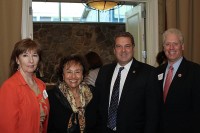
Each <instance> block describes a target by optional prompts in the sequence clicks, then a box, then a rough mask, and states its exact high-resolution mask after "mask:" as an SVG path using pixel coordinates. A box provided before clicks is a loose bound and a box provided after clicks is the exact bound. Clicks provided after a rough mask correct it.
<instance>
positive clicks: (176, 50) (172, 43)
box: [163, 33, 184, 63]
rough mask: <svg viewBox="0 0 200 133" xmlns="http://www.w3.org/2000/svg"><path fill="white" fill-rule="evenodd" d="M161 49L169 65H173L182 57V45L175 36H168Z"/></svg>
mask: <svg viewBox="0 0 200 133" xmlns="http://www.w3.org/2000/svg"><path fill="white" fill-rule="evenodd" d="M163 47H164V52H165V55H166V57H167V59H168V61H169V63H174V62H176V61H177V60H178V59H180V58H181V57H182V56H183V50H184V45H183V44H182V43H181V41H180V39H179V36H178V35H176V34H172V33H171V34H168V35H167V36H166V38H165V42H164V44H163Z"/></svg>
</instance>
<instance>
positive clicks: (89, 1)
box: [84, 0, 122, 11]
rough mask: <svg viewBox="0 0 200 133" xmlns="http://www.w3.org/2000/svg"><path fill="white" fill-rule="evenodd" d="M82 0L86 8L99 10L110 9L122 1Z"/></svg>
mask: <svg viewBox="0 0 200 133" xmlns="http://www.w3.org/2000/svg"><path fill="white" fill-rule="evenodd" d="M84 2H85V4H86V6H87V7H88V8H91V9H95V10H100V11H105V10H111V9H114V8H116V7H118V6H120V5H122V2H119V1H109V0H85V1H84Z"/></svg>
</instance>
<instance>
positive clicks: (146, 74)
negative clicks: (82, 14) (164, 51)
mask: <svg viewBox="0 0 200 133" xmlns="http://www.w3.org/2000/svg"><path fill="white" fill-rule="evenodd" d="M114 41H115V44H114V48H113V49H114V54H115V57H116V60H117V62H116V63H112V64H108V65H105V66H103V67H102V68H101V69H100V71H99V74H98V77H97V80H96V88H95V91H96V94H97V102H96V103H97V131H96V132H98V133H115V132H116V133H156V132H157V129H158V120H159V100H160V99H159V98H160V95H159V88H156V87H155V84H154V83H155V82H157V80H156V79H157V75H156V76H154V75H155V73H154V72H155V71H154V70H155V69H154V67H152V66H150V65H147V64H144V63H142V62H139V61H137V60H136V59H135V58H134V57H133V54H134V46H135V42H134V38H133V36H132V35H131V34H130V33H129V32H122V33H118V34H117V35H116V36H115V38H114ZM121 68H122V69H121ZM120 69H121V70H120ZM119 71H120V72H121V73H120V74H121V78H120V82H119V83H118V87H119V88H118V89H119V90H118V92H117V93H116V92H115V91H114V90H115V89H114V88H115V87H114V86H115V82H116V81H115V80H116V79H117V77H118V75H119V74H118V73H119ZM114 93H115V94H117V95H118V97H117V98H113V97H114V96H113V95H114ZM113 99H115V100H113ZM116 100H117V107H115V109H113V107H112V106H114V105H113V101H115V102H116ZM115 105H116V104H115ZM113 115H115V116H114V117H113ZM96 132H95V133H96Z"/></svg>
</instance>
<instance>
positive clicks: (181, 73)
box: [168, 58, 187, 95]
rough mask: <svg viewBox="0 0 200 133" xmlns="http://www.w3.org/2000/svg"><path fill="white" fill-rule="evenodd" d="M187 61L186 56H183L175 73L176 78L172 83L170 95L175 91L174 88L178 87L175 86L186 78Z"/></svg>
mask: <svg viewBox="0 0 200 133" xmlns="http://www.w3.org/2000/svg"><path fill="white" fill-rule="evenodd" d="M186 64H187V61H186V59H185V58H183V60H182V62H181V64H180V66H179V68H178V70H177V72H176V74H175V75H174V78H173V80H172V83H171V85H170V88H169V92H168V95H171V94H172V92H173V91H174V89H176V88H175V87H177V85H181V83H183V82H182V80H183V79H184V77H185V75H186V74H185V73H186V72H187V65H186Z"/></svg>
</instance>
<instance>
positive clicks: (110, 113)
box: [107, 67, 124, 130]
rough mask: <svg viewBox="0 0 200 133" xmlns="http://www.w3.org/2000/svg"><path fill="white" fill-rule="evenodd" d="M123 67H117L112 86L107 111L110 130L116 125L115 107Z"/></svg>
mask: <svg viewBox="0 0 200 133" xmlns="http://www.w3.org/2000/svg"><path fill="white" fill-rule="evenodd" d="M123 69H124V67H120V68H119V72H118V75H117V78H116V80H115V83H114V86H113V91H112V96H111V101H110V107H109V111H108V125H107V126H108V128H110V129H112V130H113V129H114V128H115V127H116V118H117V107H118V101H119V87H120V79H121V71H122V70H123Z"/></svg>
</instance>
